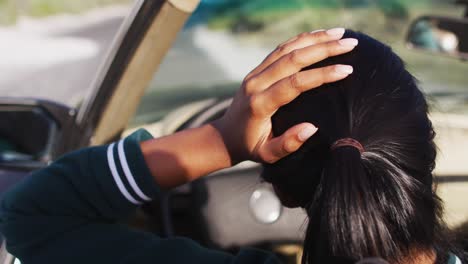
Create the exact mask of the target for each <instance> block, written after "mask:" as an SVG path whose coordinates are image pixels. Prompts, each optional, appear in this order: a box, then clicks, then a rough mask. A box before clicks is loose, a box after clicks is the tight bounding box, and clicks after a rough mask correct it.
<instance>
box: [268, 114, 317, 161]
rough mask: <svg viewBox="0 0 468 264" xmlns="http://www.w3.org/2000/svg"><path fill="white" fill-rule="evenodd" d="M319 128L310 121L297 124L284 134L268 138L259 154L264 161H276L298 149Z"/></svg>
mask: <svg viewBox="0 0 468 264" xmlns="http://www.w3.org/2000/svg"><path fill="white" fill-rule="evenodd" d="M317 130H318V128H317V127H315V126H314V125H312V124H310V123H301V124H298V125H295V126H293V127H291V128H290V129H288V130H287V131H286V132H284V133H283V135H281V136H278V137H275V138H272V139H270V140H268V141H267V142H266V144H264V145H263V147H262V148H261V149H260V151H259V156H260V158H261V159H262V161H264V162H267V163H274V162H276V161H278V160H280V159H282V158H284V157H286V156H287V155H289V154H291V153H293V152H295V151H296V150H298V149H299V148H300V147H301V146H302V144H304V142H306V141H307V139H309V138H310V137H311V136H313V135H314V134H315V133H316V132H317Z"/></svg>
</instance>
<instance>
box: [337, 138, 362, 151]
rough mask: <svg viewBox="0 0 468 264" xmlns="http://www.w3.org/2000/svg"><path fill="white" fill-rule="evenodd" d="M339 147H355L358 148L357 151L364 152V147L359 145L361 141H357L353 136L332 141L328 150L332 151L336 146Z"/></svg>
mask: <svg viewBox="0 0 468 264" xmlns="http://www.w3.org/2000/svg"><path fill="white" fill-rule="evenodd" d="M341 147H353V148H356V149H357V150H359V153H361V154H362V153H363V152H364V147H363V146H362V145H361V143H359V141H357V140H355V139H354V138H342V139H338V140H337V141H335V143H333V144H332V145H331V147H330V150H331V151H333V150H335V149H337V148H341Z"/></svg>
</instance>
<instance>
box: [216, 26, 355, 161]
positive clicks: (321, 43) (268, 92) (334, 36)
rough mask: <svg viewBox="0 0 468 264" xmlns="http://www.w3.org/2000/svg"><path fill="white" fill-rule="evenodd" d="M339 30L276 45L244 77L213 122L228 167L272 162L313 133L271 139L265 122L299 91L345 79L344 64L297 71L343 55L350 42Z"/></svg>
mask: <svg viewBox="0 0 468 264" xmlns="http://www.w3.org/2000/svg"><path fill="white" fill-rule="evenodd" d="M344 32H345V30H344V29H342V28H336V29H331V30H328V31H323V30H321V31H315V32H311V33H303V34H300V35H298V36H296V37H294V38H292V39H290V40H288V41H286V42H285V43H283V44H281V45H279V46H278V48H277V49H276V50H274V51H273V52H272V53H271V54H270V55H269V56H268V57H267V58H266V59H265V60H264V61H263V62H262V63H261V64H260V65H259V66H258V67H256V68H255V69H254V70H253V71H252V72H251V73H249V74H248V75H247V77H246V78H245V79H244V82H243V83H242V86H241V89H240V90H239V91H238V93H237V94H236V96H235V97H234V100H233V102H232V105H231V106H230V108H229V109H228V111H227V112H226V114H225V115H224V116H223V117H222V118H221V119H219V120H217V121H215V122H213V126H214V127H215V128H216V129H217V130H218V131H219V133H220V134H221V136H222V138H223V141H224V145H225V147H226V149H227V152H228V153H229V156H230V158H231V165H233V164H235V163H237V162H241V161H243V160H254V161H259V162H267V163H273V162H275V161H278V160H279V159H281V158H283V157H285V156H287V155H288V154H290V153H292V152H294V151H296V150H297V149H299V147H300V146H301V145H302V144H303V143H304V142H305V141H306V140H307V139H308V138H310V137H311V136H312V135H313V134H314V133H315V132H316V131H317V128H316V127H315V126H314V125H312V124H310V123H302V124H298V125H296V126H294V127H292V128H290V129H289V130H288V131H286V132H285V133H284V134H283V135H281V136H279V137H276V138H273V136H272V130H271V128H272V125H271V117H272V115H273V114H274V113H275V112H276V111H277V110H278V108H280V107H281V106H283V105H285V104H287V103H289V102H291V101H292V100H294V99H295V98H296V97H297V96H299V95H300V94H301V93H302V92H305V91H308V90H311V89H314V88H317V87H319V86H321V85H322V84H324V83H330V82H335V81H338V80H341V79H343V78H346V77H347V76H348V75H349V74H351V73H352V72H353V68H352V67H351V66H348V65H334V66H329V67H324V68H319V69H313V70H308V71H302V72H301V69H302V68H305V67H307V66H309V65H312V64H314V63H317V62H319V61H322V60H324V59H326V58H328V57H331V56H336V55H340V54H343V53H347V52H349V51H351V50H353V49H354V47H355V46H356V45H357V44H358V42H357V40H356V39H341V38H342V37H343V35H344Z"/></svg>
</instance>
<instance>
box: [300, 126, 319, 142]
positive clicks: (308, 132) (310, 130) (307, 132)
mask: <svg viewBox="0 0 468 264" xmlns="http://www.w3.org/2000/svg"><path fill="white" fill-rule="evenodd" d="M317 130H318V128H316V127H315V126H313V125H310V126H308V127H306V128H304V129H303V130H302V131H301V132H299V135H298V137H299V140H300V141H302V142H304V141H306V140H307V139H309V138H310V137H311V136H312V135H313V134H315V132H317Z"/></svg>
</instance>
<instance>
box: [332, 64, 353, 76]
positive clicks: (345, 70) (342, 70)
mask: <svg viewBox="0 0 468 264" xmlns="http://www.w3.org/2000/svg"><path fill="white" fill-rule="evenodd" d="M353 70H354V69H353V66H350V65H336V67H335V71H336V72H337V73H339V74H351V73H353Z"/></svg>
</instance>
